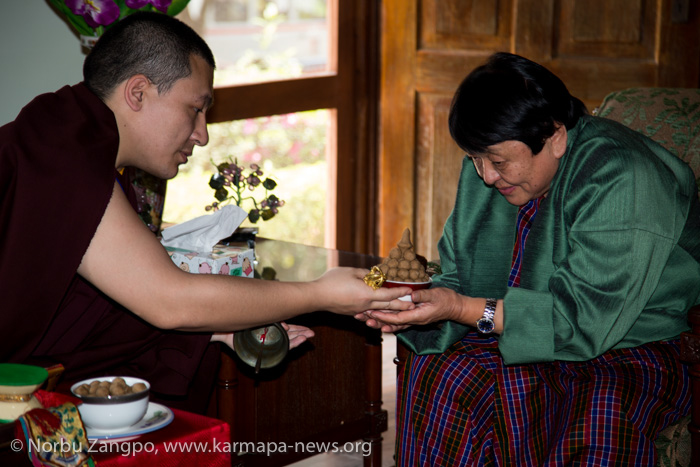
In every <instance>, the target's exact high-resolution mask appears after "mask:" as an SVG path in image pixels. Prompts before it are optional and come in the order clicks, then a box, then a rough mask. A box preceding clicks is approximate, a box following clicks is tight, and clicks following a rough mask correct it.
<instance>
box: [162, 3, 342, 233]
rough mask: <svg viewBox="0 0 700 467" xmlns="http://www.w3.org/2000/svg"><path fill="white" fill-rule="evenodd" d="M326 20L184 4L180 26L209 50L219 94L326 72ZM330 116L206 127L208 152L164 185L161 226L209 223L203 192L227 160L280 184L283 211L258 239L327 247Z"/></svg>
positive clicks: (313, 12) (307, 13)
mask: <svg viewBox="0 0 700 467" xmlns="http://www.w3.org/2000/svg"><path fill="white" fill-rule="evenodd" d="M327 11H328V4H327V1H326V0H273V1H266V0H209V1H205V0H190V2H189V4H188V7H187V9H186V10H185V11H184V12H183V13H182V14H181V15H180V16H179V18H180V19H182V20H183V21H185V22H187V23H188V24H190V25H191V26H192V27H193V28H194V29H195V30H197V32H199V33H200V35H202V37H204V39H205V40H206V41H207V43H208V44H209V46H210V47H211V49H212V51H213V52H214V56H215V58H216V62H217V70H216V72H215V75H214V86H215V88H222V87H227V86H235V85H244V84H248V83H260V82H271V81H282V80H285V79H292V78H294V79H298V78H300V77H302V78H303V77H304V76H309V75H312V74H314V73H316V74H317V73H319V72H325V71H327V66H328V63H330V60H329V45H328V44H329V37H330V34H329V30H328V28H329V25H328V21H327ZM272 98H273V97H271V99H272ZM234 105H235V104H234ZM258 115H259V114H258ZM332 115H333V113H332V112H329V111H327V110H314V111H306V112H296V113H291V114H286V115H273V116H268V117H262V118H248V119H244V120H236V121H229V122H223V123H215V124H209V126H208V129H209V136H210V138H209V144H208V145H207V146H206V147H204V148H195V152H194V156H193V157H191V158H190V161H189V162H188V164H186V165H185V166H181V168H180V173H179V174H178V175H177V177H175V178H174V179H173V180H170V181H169V182H168V187H167V195H166V201H165V209H164V213H163V219H164V221H165V222H166V223H179V222H183V221H186V220H188V219H192V218H194V217H197V216H201V215H203V214H206V211H205V206H207V205H211V203H212V202H214V201H216V200H215V198H214V196H213V195H214V190H213V189H211V188H210V187H209V184H208V182H209V179H210V177H211V175H212V174H213V173H215V172H216V169H215V165H214V164H215V163H220V162H224V161H227V160H229V158H231V159H235V160H236V161H237V162H238V164H239V165H241V166H244V167H249V166H250V164H253V163H254V164H257V165H259V166H260V167H261V168H262V170H263V172H264V173H265V176H272V177H273V178H274V179H275V180H276V181H277V183H278V186H277V187H276V188H275V190H274V194H275V195H276V196H277V197H278V198H280V199H282V200H284V201H285V205H284V206H283V207H282V208H281V209H280V210H279V214H278V215H277V216H275V217H274V218H273V219H270V220H269V221H262V220H260V221H258V223H257V225H258V226H259V229H260V234H261V235H262V236H264V237H267V238H275V239H281V240H288V241H293V242H298V243H304V244H308V245H316V246H324V244H325V241H326V240H327V239H326V238H325V237H324V236H325V235H326V234H327V232H326V226H327V223H328V221H329V219H333V216H332V214H333V213H332V210H333V209H334V206H333V205H332V203H331V201H330V199H332V198H329V190H334V189H335V187H328V186H327V181H328V180H329V168H328V167H329V161H334V160H335V157H336V148H335V146H334V144H332V143H329V141H335V138H334V137H333V135H332V132H333V131H334V130H333V128H334V126H332V125H331V118H334V117H332ZM239 118H240V117H239ZM330 165H332V166H334V164H330ZM330 178H331V179H333V177H330ZM243 207H244V208H246V207H248V206H243ZM245 225H250V223H249V222H246V223H244V226H245Z"/></svg>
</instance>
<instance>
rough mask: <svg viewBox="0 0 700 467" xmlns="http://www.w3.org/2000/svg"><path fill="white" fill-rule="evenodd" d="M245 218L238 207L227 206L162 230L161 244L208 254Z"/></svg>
mask: <svg viewBox="0 0 700 467" xmlns="http://www.w3.org/2000/svg"><path fill="white" fill-rule="evenodd" d="M246 217H248V213H247V212H246V211H244V210H243V209H241V208H240V207H239V206H236V205H233V204H227V205H226V206H224V207H222V208H221V209H219V210H218V211H216V212H214V213H213V214H205V215H203V216H199V217H195V218H194V219H191V220H189V221H186V222H183V223H181V224H177V225H173V226H172V227H168V228H167V229H164V230H163V232H162V234H161V235H162V237H163V238H162V240H161V243H162V244H163V246H167V247H173V248H182V249H184V250H192V251H197V252H210V251H211V250H212V248H213V247H214V245H216V244H217V243H219V241H220V240H222V239H224V238H226V237H230V236H231V235H232V234H233V232H234V231H235V230H236V229H237V228H238V226H239V225H241V223H242V222H243V221H244V220H245V219H246Z"/></svg>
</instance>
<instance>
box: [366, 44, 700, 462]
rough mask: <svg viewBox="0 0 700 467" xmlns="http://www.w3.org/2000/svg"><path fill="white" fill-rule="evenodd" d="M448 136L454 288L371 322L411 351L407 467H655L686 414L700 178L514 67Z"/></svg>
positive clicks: (501, 66)
mask: <svg viewBox="0 0 700 467" xmlns="http://www.w3.org/2000/svg"><path fill="white" fill-rule="evenodd" d="M449 124H450V130H451V134H452V136H453V138H454V139H455V141H456V142H457V143H458V144H459V146H460V147H461V148H462V149H463V150H464V151H466V153H467V157H466V158H465V163H464V166H463V169H462V173H461V177H460V181H459V190H458V192H457V199H456V204H455V207H454V210H453V212H452V214H451V216H450V217H449V219H448V221H447V223H446V225H445V228H444V233H443V236H442V238H441V240H440V243H439V252H440V260H441V263H442V270H443V274H442V275H440V276H439V277H437V278H434V279H437V280H435V283H434V286H433V287H432V288H431V289H429V290H424V291H417V292H413V295H412V297H413V301H414V302H415V303H416V307H415V308H414V309H413V310H410V311H403V312H399V313H395V314H394V313H390V312H376V311H375V312H368V313H367V314H366V315H365V318H364V319H367V316H368V315H369V319H368V324H370V325H372V326H375V327H382V329H383V330H384V331H400V332H399V334H398V336H399V339H400V340H401V341H402V342H403V343H404V344H406V345H407V346H408V347H409V348H410V349H411V350H412V351H413V352H414V353H412V354H411V357H410V359H409V361H408V362H407V363H406V365H405V367H404V369H403V371H402V374H401V375H400V377H399V378H400V382H399V386H400V393H399V407H398V435H397V460H398V465H506V466H511V465H569V464H571V463H576V464H582V465H653V463H654V461H655V451H654V439H655V438H656V436H657V434H658V433H659V431H660V430H661V429H662V428H664V427H665V426H666V425H668V424H669V423H672V422H674V421H676V420H677V419H678V418H680V417H681V416H682V415H684V414H686V413H687V412H688V410H689V394H688V390H689V389H688V378H687V374H686V370H685V369H684V368H683V366H682V365H681V364H680V363H679V358H678V357H679V355H678V354H679V349H678V341H677V339H678V336H679V334H680V333H681V332H682V331H684V330H686V329H687V328H688V325H687V322H686V312H687V309H688V308H689V307H690V306H691V305H693V304H696V303H698V302H699V301H700V297H699V294H700V206H699V204H698V188H697V185H696V183H695V180H694V177H693V174H692V172H691V171H690V169H689V168H688V167H687V166H686V164H684V163H683V162H682V161H681V160H679V159H678V158H677V157H675V156H673V155H672V154H670V153H669V152H667V151H666V150H664V149H663V148H662V147H661V146H659V145H658V144H656V143H654V142H653V141H651V140H650V139H648V138H646V137H644V136H642V135H641V134H639V133H637V132H634V131H632V130H629V129H627V128H625V127H624V126H622V125H619V124H617V123H615V122H612V121H610V120H606V119H601V118H596V117H591V116H589V115H587V112H586V109H585V107H584V105H583V104H582V102H581V101H579V100H578V99H576V98H574V97H572V96H571V95H570V94H569V92H568V90H567V89H566V87H565V86H564V84H563V83H562V82H561V81H560V80H559V79H558V78H557V77H556V76H555V75H553V74H552V73H551V72H550V71H548V70H547V69H545V68H544V67H542V66H540V65H538V64H536V63H534V62H532V61H530V60H527V59H525V58H522V57H519V56H516V55H512V54H507V53H498V54H495V55H494V56H492V57H491V58H490V59H489V60H488V62H487V63H486V64H485V65H483V66H481V67H479V68H477V69H476V70H474V71H473V72H472V73H471V74H470V75H469V76H467V78H466V79H465V80H464V81H463V83H462V84H461V85H460V87H459V89H458V90H457V93H456V95H455V97H454V100H453V103H452V108H451V112H450V118H449ZM407 325H413V326H412V327H410V328H408V329H406V328H407Z"/></svg>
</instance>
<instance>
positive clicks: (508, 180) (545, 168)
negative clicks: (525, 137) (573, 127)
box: [470, 125, 567, 206]
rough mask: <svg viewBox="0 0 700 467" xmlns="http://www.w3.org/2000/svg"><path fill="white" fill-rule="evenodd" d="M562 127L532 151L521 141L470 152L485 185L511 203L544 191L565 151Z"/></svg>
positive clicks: (518, 204)
mask: <svg viewBox="0 0 700 467" xmlns="http://www.w3.org/2000/svg"><path fill="white" fill-rule="evenodd" d="M566 137H567V135H566V127H564V126H563V125H562V126H560V127H559V128H558V129H557V130H556V132H555V133H554V135H552V136H551V137H550V138H548V139H547V141H546V142H545V144H544V147H543V148H542V150H541V151H540V152H539V153H537V154H534V155H533V154H532V150H530V148H529V147H528V146H527V145H526V144H525V143H523V142H521V141H512V140H509V141H504V142H502V143H498V144H494V145H492V146H489V147H488V149H487V151H486V152H485V153H483V154H477V155H471V156H470V158H471V159H472V161H473V162H474V167H476V171H477V173H478V174H479V176H480V177H481V178H482V179H483V180H484V182H486V184H488V185H491V186H493V187H494V188H496V189H497V190H498V191H499V192H500V193H501V194H502V195H503V196H505V198H506V200H507V201H508V202H509V203H510V204H513V205H515V206H522V205H523V204H525V203H527V202H528V201H530V200H532V199H535V198H539V197H540V196H542V195H545V194H547V192H548V191H549V187H550V184H551V183H552V180H553V179H554V176H555V175H556V173H557V169H558V168H559V159H561V157H562V156H563V155H564V153H565V152H566Z"/></svg>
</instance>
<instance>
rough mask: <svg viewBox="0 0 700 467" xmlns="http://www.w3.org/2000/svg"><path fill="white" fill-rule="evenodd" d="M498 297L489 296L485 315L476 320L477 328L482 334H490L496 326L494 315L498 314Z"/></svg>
mask: <svg viewBox="0 0 700 467" xmlns="http://www.w3.org/2000/svg"><path fill="white" fill-rule="evenodd" d="M496 303H497V302H496V299H495V298H487V299H486V308H484V316H482V317H481V319H480V320H479V321H477V322H476V329H477V331H479V332H480V333H482V334H490V333H492V332H493V330H494V329H495V328H496V324H494V322H493V315H495V314H496Z"/></svg>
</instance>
